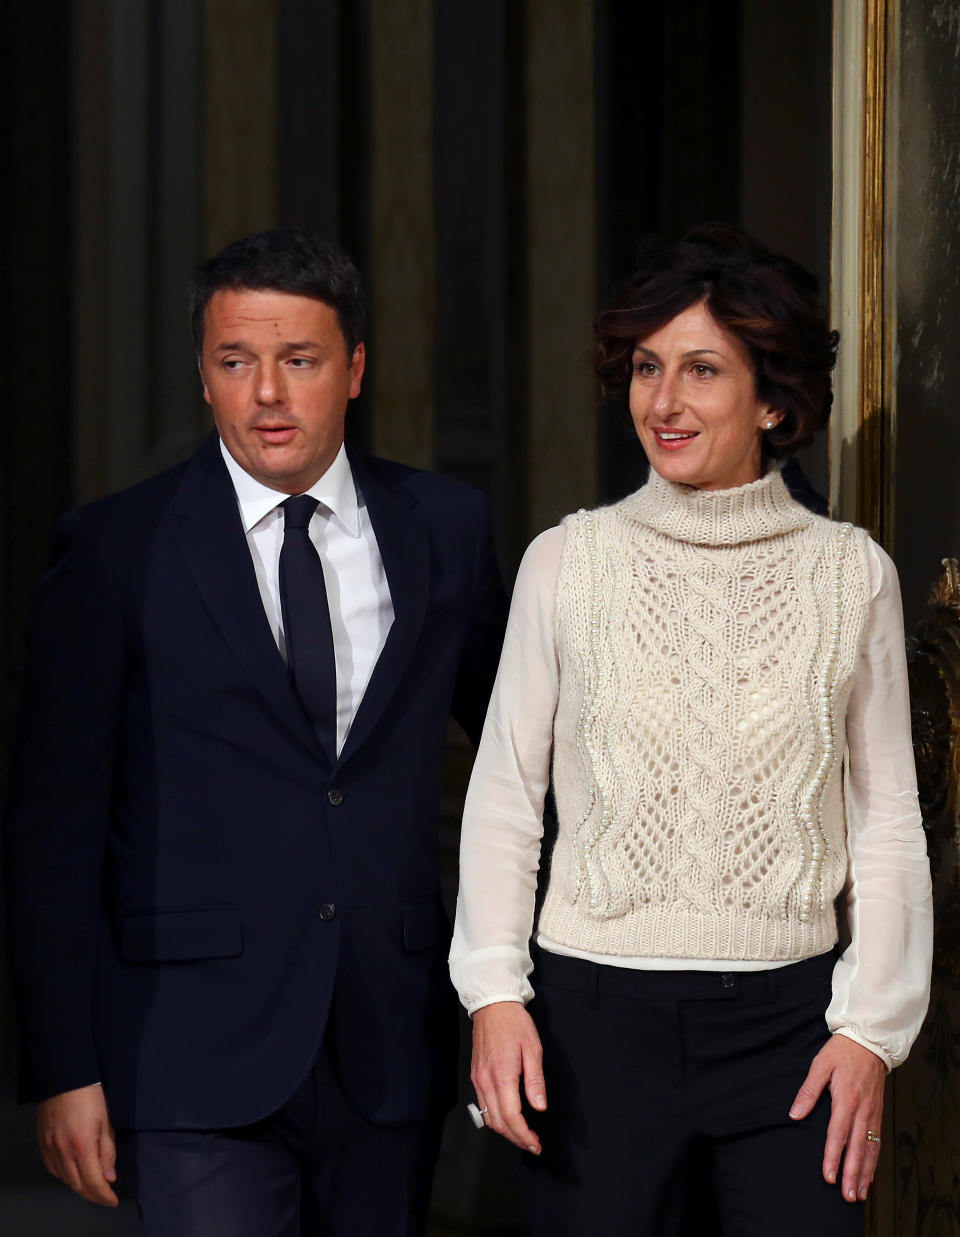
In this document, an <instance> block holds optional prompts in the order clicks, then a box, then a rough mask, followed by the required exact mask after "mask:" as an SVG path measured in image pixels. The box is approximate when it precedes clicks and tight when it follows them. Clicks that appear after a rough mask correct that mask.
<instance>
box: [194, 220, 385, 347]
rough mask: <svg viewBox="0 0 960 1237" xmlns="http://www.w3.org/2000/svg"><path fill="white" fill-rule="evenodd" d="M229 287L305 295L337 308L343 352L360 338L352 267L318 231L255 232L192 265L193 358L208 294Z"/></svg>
mask: <svg viewBox="0 0 960 1237" xmlns="http://www.w3.org/2000/svg"><path fill="white" fill-rule="evenodd" d="M228 290H229V291H234V292H241V291H247V292H290V293H292V294H293V295H294V296H309V297H311V298H312V299H313V300H315V301H322V302H323V303H324V304H325V305H329V306H330V308H331V309H333V310H335V311H336V314H337V320H338V321H339V323H340V330H341V332H342V334H343V338H344V340H345V341H346V344H347V355H348V356H352V355H353V351H354V349H355V348H356V346H357V344H359V343H361V342H362V340H363V337H364V330H365V328H366V313H365V310H364V304H363V284H362V283H361V281H360V276H359V274H358V273H357V268H356V267H355V266H354V265H353V263H352V262H351V261H350V259H349V258H348V257H347V255H346V254H345V253H344V251H343V250H342V249H341V248H340V247H339V245H335V244H333V242H332V241H328V240H325V239H324V238H323V237H322V236H320V234H319V233H317V232H308V231H306V230H305V229H302V228H271V229H270V230H269V231H267V232H254V233H252V235H250V236H244V237H242V238H241V239H240V240H238V241H234V242H233V243H232V244H230V245H228V246H227V247H226V249H221V251H220V252H219V253H218V254H214V256H213V257H212V258H208V259H207V260H206V262H204V263H202V264H201V265H200V266H198V267H197V270H196V274H195V275H194V277H193V280H192V281H191V284H190V326H191V330H192V331H193V346H194V348H195V349H196V352H197V355H198V356H199V355H200V353H201V352H202V351H203V319H204V314H205V313H206V309H207V305H209V303H210V298H211V297H212V296H213V294H214V293H215V292H225V291H228Z"/></svg>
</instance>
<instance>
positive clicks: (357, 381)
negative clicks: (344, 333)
mask: <svg viewBox="0 0 960 1237" xmlns="http://www.w3.org/2000/svg"><path fill="white" fill-rule="evenodd" d="M366 366H367V349H366V346H365V345H364V343H363V341H362V340H361V342H360V343H359V344H357V346H356V348H354V350H353V356H352V357H351V359H350V398H351V399H356V398H357V396H358V395H359V394H360V388H361V387H362V386H363V371H364V370H365V369H366Z"/></svg>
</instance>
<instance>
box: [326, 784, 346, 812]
mask: <svg viewBox="0 0 960 1237" xmlns="http://www.w3.org/2000/svg"><path fill="white" fill-rule="evenodd" d="M327 801H328V802H329V803H332V804H333V806H334V807H339V806H340V804H341V803H342V802H343V791H342V790H338V789H337V788H336V786H334V787H333V789H332V790H328V791H327Z"/></svg>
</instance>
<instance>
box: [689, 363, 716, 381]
mask: <svg viewBox="0 0 960 1237" xmlns="http://www.w3.org/2000/svg"><path fill="white" fill-rule="evenodd" d="M693 372H694V373H695V374H696V375H697V377H698V378H706V377H707V375H708V374H712V373H713V369H712V368H711V366H709V365H694V367H693Z"/></svg>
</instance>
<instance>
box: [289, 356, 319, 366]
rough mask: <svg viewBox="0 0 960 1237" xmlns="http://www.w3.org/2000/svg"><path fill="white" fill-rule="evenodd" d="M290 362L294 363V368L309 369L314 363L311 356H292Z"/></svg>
mask: <svg viewBox="0 0 960 1237" xmlns="http://www.w3.org/2000/svg"><path fill="white" fill-rule="evenodd" d="M289 364H290V365H292V366H293V368H294V369H308V368H309V367H310V366H311V365H312V364H313V361H312V359H311V358H310V357H306V356H292V357H291V358H290V361H289Z"/></svg>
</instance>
